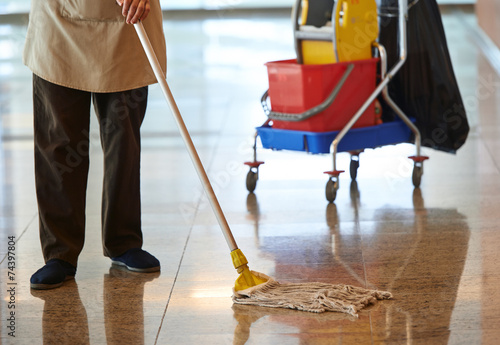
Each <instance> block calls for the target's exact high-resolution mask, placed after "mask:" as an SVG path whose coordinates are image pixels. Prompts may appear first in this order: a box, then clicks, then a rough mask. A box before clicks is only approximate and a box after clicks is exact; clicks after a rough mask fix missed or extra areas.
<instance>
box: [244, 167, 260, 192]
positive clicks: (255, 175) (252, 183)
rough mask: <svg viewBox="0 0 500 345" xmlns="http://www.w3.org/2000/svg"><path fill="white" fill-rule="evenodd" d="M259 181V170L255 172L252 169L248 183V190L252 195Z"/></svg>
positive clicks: (248, 175) (248, 176)
mask: <svg viewBox="0 0 500 345" xmlns="http://www.w3.org/2000/svg"><path fill="white" fill-rule="evenodd" d="M258 179H259V172H258V171H257V170H256V171H253V170H252V169H250V171H249V172H248V174H247V181H246V184H247V190H248V191H249V192H250V193H253V191H254V190H255V188H256V187H257V180H258Z"/></svg>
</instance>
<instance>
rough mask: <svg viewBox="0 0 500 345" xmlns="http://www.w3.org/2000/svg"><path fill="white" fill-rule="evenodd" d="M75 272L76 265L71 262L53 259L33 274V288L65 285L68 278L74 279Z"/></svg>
mask: <svg viewBox="0 0 500 345" xmlns="http://www.w3.org/2000/svg"><path fill="white" fill-rule="evenodd" d="M75 274H76V267H74V266H73V265H71V264H70V263H68V262H66V261H63V260H59V259H52V260H49V261H47V263H46V264H45V266H43V267H42V268H40V269H39V270H38V271H36V272H35V274H33V275H32V276H31V279H30V282H31V288H32V289H36V290H48V289H54V288H57V287H59V286H61V285H63V283H64V282H65V281H66V280H69V279H73V278H74V277H75Z"/></svg>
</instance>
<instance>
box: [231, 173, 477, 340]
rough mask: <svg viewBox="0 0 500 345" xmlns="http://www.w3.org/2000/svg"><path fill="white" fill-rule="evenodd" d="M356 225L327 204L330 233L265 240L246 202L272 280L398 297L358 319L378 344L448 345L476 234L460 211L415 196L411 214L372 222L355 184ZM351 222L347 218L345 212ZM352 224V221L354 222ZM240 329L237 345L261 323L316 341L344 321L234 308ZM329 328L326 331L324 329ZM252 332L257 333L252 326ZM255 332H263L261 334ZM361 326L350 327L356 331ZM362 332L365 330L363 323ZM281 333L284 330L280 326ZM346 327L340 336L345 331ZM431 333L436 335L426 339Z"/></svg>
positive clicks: (398, 212) (387, 211)
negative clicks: (314, 336) (431, 343)
mask: <svg viewBox="0 0 500 345" xmlns="http://www.w3.org/2000/svg"><path fill="white" fill-rule="evenodd" d="M350 195H351V202H350V208H351V209H350V212H352V215H350V217H352V219H353V220H352V221H344V222H343V221H341V219H340V215H339V210H338V206H336V205H335V204H333V203H332V204H328V206H327V208H326V212H325V222H326V226H324V225H321V224H318V225H316V226H314V225H312V224H308V231H304V233H303V234H300V235H297V233H296V232H293V233H294V236H288V235H287V233H286V232H285V233H279V232H277V233H276V234H274V235H272V234H269V233H268V232H266V236H264V235H263V234H262V233H261V231H259V217H260V214H259V204H258V201H257V197H256V196H255V195H253V194H250V195H249V196H248V198H247V210H248V212H249V214H248V217H249V218H250V219H253V220H254V224H255V234H256V236H258V238H259V239H258V243H259V249H260V251H261V252H262V253H263V255H265V256H266V257H272V258H273V261H274V262H275V272H274V276H275V278H276V279H277V280H282V281H325V282H329V283H344V284H350V285H357V286H362V287H366V288H369V289H379V290H385V291H391V292H392V291H393V292H395V295H394V300H393V301H388V302H383V303H380V304H377V306H376V307H371V308H368V309H367V310H366V311H362V312H361V313H360V318H361V319H362V318H363V317H364V316H366V315H367V314H369V315H370V320H371V322H372V326H373V325H376V326H375V327H373V329H374V330H376V331H375V333H374V334H373V337H374V339H376V340H379V341H380V340H384V341H389V342H391V341H392V342H395V343H397V342H398V341H401V339H407V340H408V341H411V340H412V339H413V340H418V339H423V338H426V339H427V338H429V337H433V335H430V334H428V332H431V333H432V334H435V335H436V336H437V337H438V339H439V341H440V342H441V341H444V343H446V342H447V340H448V338H449V335H450V330H449V329H450V325H451V316H452V312H453V311H454V309H455V303H456V300H457V293H458V288H459V286H460V280H461V278H462V275H463V271H464V265H465V261H466V257H467V252H468V247H469V238H470V230H469V225H468V222H467V219H466V217H465V216H464V215H462V214H461V213H459V212H458V211H457V210H455V209H440V208H427V207H426V206H425V202H424V199H423V197H422V193H421V190H420V189H418V188H417V189H415V190H414V192H413V195H412V203H413V208H412V209H405V208H399V207H397V206H396V207H394V206H385V207H381V208H378V209H376V210H375V216H374V218H373V219H372V220H370V221H366V220H363V219H362V217H361V215H360V213H361V212H362V210H361V209H360V205H361V203H362V198H361V195H360V193H359V190H358V188H357V183H356V182H352V183H351V186H350ZM343 214H344V215H346V210H345V209H344V210H343ZM349 219H351V218H349ZM233 310H234V311H235V316H234V317H235V319H236V320H237V321H238V327H237V329H236V331H235V332H236V335H237V336H236V335H235V344H243V343H244V340H245V339H247V337H248V336H249V332H250V328H251V327H257V328H259V327H263V323H262V322H261V321H259V320H260V319H263V318H265V319H266V322H277V323H280V324H288V320H289V319H293V322H290V323H289V325H294V326H296V327H298V331H297V332H298V333H300V334H301V336H302V335H303V334H308V333H310V332H313V331H314V333H317V332H318V327H320V328H321V327H322V326H325V328H328V330H329V332H334V330H335V329H338V327H340V326H339V324H338V316H331V315H328V316H321V315H319V316H315V318H314V322H310V318H311V316H310V315H307V313H302V314H301V313H296V314H294V313H283V312H279V311H268V310H265V308H258V309H255V310H254V309H250V308H249V307H246V308H244V307H243V308H241V307H238V306H235V308H233ZM323 323H324V324H323ZM252 325H254V326H252ZM256 325H257V326H256ZM357 325H358V324H354V325H350V327H351V328H356V327H358V326H357ZM361 325H363V322H361ZM280 327H283V325H281V326H280ZM348 328H349V327H347V326H346V325H345V324H343V325H342V330H341V331H340V330H339V332H340V333H342V334H344V333H345V332H357V333H358V335H359V334H362V331H360V330H359V329H357V330H355V329H350V330H349V331H348V330H347V329H348ZM428 330H432V331H428Z"/></svg>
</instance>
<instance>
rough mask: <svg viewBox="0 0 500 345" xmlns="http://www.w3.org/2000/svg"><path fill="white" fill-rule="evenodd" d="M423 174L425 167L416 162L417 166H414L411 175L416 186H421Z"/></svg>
mask: <svg viewBox="0 0 500 345" xmlns="http://www.w3.org/2000/svg"><path fill="white" fill-rule="evenodd" d="M423 174H424V167H423V166H422V165H417V164H415V166H414V167H413V174H412V175H411V180H412V182H413V186H414V187H415V188H419V187H420V183H421V182H422V175H423Z"/></svg>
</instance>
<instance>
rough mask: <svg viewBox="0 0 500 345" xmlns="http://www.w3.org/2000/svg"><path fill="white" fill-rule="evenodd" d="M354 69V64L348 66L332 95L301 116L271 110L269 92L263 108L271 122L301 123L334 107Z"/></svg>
mask: <svg viewBox="0 0 500 345" xmlns="http://www.w3.org/2000/svg"><path fill="white" fill-rule="evenodd" d="M353 69H354V64H352V63H350V64H348V65H347V69H346V71H345V72H344V74H343V75H342V78H340V81H339V82H338V83H337V85H335V87H334V88H333V90H332V92H331V93H330V95H329V96H328V97H327V98H326V99H325V100H324V101H323V102H322V103H321V104H319V105H317V106H315V107H313V108H311V109H309V110H306V111H304V112H303V113H299V114H291V113H279V112H276V111H272V110H271V109H269V106H268V103H267V99H268V97H269V90H267V91H266V92H265V93H264V95H263V96H262V98H261V100H260V102H261V104H262V108H263V109H264V113H265V114H266V115H267V117H268V118H269V119H271V120H281V121H290V122H299V121H304V120H307V119H308V118H310V117H313V116H314V115H316V114H319V113H321V112H322V111H324V110H325V109H327V108H328V107H329V106H330V105H332V103H333V101H335V98H337V95H338V94H339V92H340V90H341V89H342V87H343V86H344V84H345V82H346V81H347V78H348V77H349V74H351V72H352V70H353Z"/></svg>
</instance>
